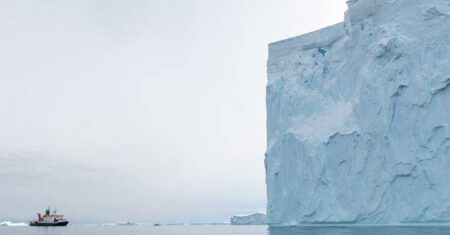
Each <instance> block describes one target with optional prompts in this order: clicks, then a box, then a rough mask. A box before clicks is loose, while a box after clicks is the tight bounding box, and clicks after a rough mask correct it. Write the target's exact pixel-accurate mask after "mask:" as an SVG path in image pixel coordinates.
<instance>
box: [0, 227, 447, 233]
mask: <svg viewBox="0 0 450 235" xmlns="http://www.w3.org/2000/svg"><path fill="white" fill-rule="evenodd" d="M0 234H1V235H8V234H14V235H132V234H133V235H134V234H136V235H141V234H149V235H297V234H310V235H316V234H317V235H319V234H320V235H375V234H376V235H378V234H380V235H385V234H386V235H419V234H421V235H422V234H423V235H425V234H439V235H441V234H442V235H444V234H445V235H450V226H436V227H431V226H430V227H427V226H419V227H413V226H407V227H364V226H323V227H320V226H312V227H301V228H271V229H268V228H267V227H266V226H229V225H195V226H159V227H153V226H67V227H48V228H44V227H0Z"/></svg>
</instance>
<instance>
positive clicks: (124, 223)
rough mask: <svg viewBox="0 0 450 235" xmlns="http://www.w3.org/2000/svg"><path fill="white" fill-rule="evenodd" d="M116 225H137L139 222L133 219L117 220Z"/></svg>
mask: <svg viewBox="0 0 450 235" xmlns="http://www.w3.org/2000/svg"><path fill="white" fill-rule="evenodd" d="M115 225H116V226H136V225H138V224H137V223H135V222H133V221H121V222H117V223H116V224H115Z"/></svg>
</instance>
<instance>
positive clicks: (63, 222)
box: [30, 221, 69, 227]
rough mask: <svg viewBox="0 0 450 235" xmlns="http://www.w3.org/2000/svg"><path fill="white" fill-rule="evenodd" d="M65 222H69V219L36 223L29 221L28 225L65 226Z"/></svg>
mask: <svg viewBox="0 0 450 235" xmlns="http://www.w3.org/2000/svg"><path fill="white" fill-rule="evenodd" d="M67 224H69V221H62V222H54V223H36V222H31V223H30V226H46V227H48V226H66V225H67Z"/></svg>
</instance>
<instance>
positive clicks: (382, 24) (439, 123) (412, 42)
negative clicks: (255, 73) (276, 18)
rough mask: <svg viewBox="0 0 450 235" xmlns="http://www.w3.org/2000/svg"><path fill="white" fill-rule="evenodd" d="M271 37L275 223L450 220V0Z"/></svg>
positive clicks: (356, 8)
mask: <svg viewBox="0 0 450 235" xmlns="http://www.w3.org/2000/svg"><path fill="white" fill-rule="evenodd" d="M347 4H348V6H349V9H348V11H347V12H346V17H345V22H344V23H341V24H337V25H334V26H331V27H328V28H325V29H322V30H319V31H317V32H313V33H310V34H306V35H303V36H299V37H295V38H291V39H287V40H284V41H280V42H275V43H272V44H270V45H269V61H268V85H267V119H268V122H267V134H268V143H267V145H268V146H267V152H266V170H267V179H266V181H267V189H268V205H267V212H268V223H269V224H271V225H297V224H303V223H369V224H370V223H384V224H397V223H416V222H433V223H437V222H450V0H352V1H347Z"/></svg>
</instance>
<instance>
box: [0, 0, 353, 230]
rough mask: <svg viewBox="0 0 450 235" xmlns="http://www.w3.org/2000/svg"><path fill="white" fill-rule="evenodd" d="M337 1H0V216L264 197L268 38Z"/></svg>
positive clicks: (337, 15) (135, 214)
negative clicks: (53, 208)
mask: <svg viewBox="0 0 450 235" xmlns="http://www.w3.org/2000/svg"><path fill="white" fill-rule="evenodd" d="M345 8H346V6H345V0H339V1H336V0H320V1H310V0H282V1H273V0H240V1H239V0H227V1H206V0H189V1H187V0H160V1H153V0H126V1H125V0H121V1H119V0H80V1H62V0H42V1H32V0H29V1H25V0H19V1H18V0H3V1H0V32H1V34H0V221H4V220H28V219H32V218H33V217H34V216H35V213H36V212H37V211H41V210H43V209H44V208H45V207H46V206H47V205H49V204H50V205H56V206H57V207H58V208H59V209H60V210H61V212H64V213H65V214H66V216H68V217H69V219H72V220H74V221H84V222H88V221H91V222H101V221H117V220H135V221H143V222H144V221H146V222H162V223H167V222H222V221H226V220H228V218H229V217H230V216H231V215H233V214H242V213H249V212H254V211H261V210H264V207H265V200H266V196H265V176H264V162H263V159H264V151H265V138H266V132H265V120H266V118H265V115H266V114H265V84H266V59H267V44H268V43H269V42H272V41H276V40H280V39H284V38H287V37H291V36H296V35H299V34H302V33H306V32H309V31H312V30H316V29H319V28H321V27H324V26H327V25H330V24H334V23H337V22H339V21H342V19H343V12H344V10H345Z"/></svg>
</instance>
